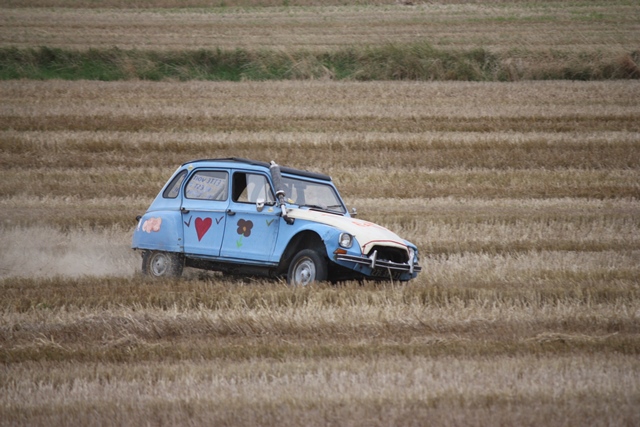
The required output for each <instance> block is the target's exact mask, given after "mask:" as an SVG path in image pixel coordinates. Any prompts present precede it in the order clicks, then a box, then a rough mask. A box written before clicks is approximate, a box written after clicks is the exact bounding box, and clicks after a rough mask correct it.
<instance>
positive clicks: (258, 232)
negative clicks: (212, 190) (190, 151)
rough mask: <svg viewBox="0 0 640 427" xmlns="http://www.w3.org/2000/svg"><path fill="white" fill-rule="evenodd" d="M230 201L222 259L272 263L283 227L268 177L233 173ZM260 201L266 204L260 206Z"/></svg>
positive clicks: (253, 173) (257, 174) (240, 172)
mask: <svg viewBox="0 0 640 427" xmlns="http://www.w3.org/2000/svg"><path fill="white" fill-rule="evenodd" d="M232 173H233V177H232V183H231V187H232V191H231V194H232V196H231V199H230V200H229V206H228V209H227V223H226V225H225V233H224V238H223V242H222V251H221V253H220V256H222V257H225V258H229V259H233V260H242V261H243V262H249V263H252V262H256V263H263V262H270V261H273V260H272V254H273V250H274V247H275V244H276V239H277V237H278V230H279V227H280V208H278V207H276V206H275V196H274V192H273V190H272V188H271V185H270V183H269V179H268V178H267V175H266V174H263V173H259V172H248V171H242V170H234V171H232ZM258 202H260V203H264V206H263V207H258V206H257V204H258Z"/></svg>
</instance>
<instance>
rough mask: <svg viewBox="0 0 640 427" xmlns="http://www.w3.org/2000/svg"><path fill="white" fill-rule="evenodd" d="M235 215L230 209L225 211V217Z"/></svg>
mask: <svg viewBox="0 0 640 427" xmlns="http://www.w3.org/2000/svg"><path fill="white" fill-rule="evenodd" d="M235 214H236V213H235V212H234V211H232V210H231V209H227V215H229V216H234V215H235Z"/></svg>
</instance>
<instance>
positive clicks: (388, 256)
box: [367, 246, 409, 264]
mask: <svg viewBox="0 0 640 427" xmlns="http://www.w3.org/2000/svg"><path fill="white" fill-rule="evenodd" d="M374 251H377V253H378V255H377V259H379V260H384V261H391V262H395V263H397V264H405V263H407V262H409V254H407V251H406V250H404V249H400V248H393V247H389V246H374V247H373V248H371V251H369V253H368V254H367V255H368V256H371V254H373V252H374Z"/></svg>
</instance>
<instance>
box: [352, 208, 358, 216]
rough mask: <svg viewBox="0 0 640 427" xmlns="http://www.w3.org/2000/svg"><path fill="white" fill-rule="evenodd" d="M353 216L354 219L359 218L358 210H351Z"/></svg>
mask: <svg viewBox="0 0 640 427" xmlns="http://www.w3.org/2000/svg"><path fill="white" fill-rule="evenodd" d="M351 216H352V217H353V218H355V217H357V216H358V211H357V210H356V208H351Z"/></svg>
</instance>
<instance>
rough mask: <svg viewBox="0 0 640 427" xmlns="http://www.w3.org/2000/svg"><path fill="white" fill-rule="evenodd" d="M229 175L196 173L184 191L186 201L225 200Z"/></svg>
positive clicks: (218, 172)
mask: <svg viewBox="0 0 640 427" xmlns="http://www.w3.org/2000/svg"><path fill="white" fill-rule="evenodd" d="M228 188H229V174H228V173H227V172H223V171H198V172H196V173H194V174H193V176H192V177H191V179H190V180H189V182H188V183H187V186H186V188H185V190H184V195H185V197H186V198H187V199H198V200H218V201H223V200H227V196H228Z"/></svg>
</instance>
